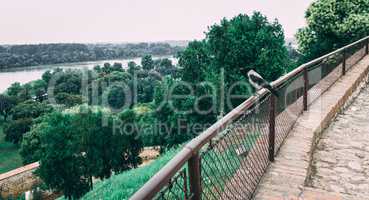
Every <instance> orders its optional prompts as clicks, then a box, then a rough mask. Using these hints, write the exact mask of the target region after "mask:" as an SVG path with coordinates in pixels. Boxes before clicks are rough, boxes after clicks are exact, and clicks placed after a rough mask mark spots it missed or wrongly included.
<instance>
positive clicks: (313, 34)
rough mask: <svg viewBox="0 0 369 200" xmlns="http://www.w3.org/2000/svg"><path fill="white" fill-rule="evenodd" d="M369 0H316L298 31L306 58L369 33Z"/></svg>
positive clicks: (316, 55) (301, 47)
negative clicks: (303, 24) (305, 23)
mask: <svg viewBox="0 0 369 200" xmlns="http://www.w3.org/2000/svg"><path fill="white" fill-rule="evenodd" d="M368 5H369V0H317V1H314V3H312V4H311V6H310V7H309V8H308V10H307V11H306V16H305V18H306V21H307V25H308V26H307V27H305V28H302V29H300V30H299V32H298V33H297V39H298V43H299V50H300V52H301V53H303V55H304V57H303V58H304V61H306V60H309V59H312V58H316V57H319V56H321V55H324V54H326V53H328V52H330V51H332V50H334V49H337V48H340V47H342V46H344V45H347V44H349V43H352V42H354V41H356V40H358V39H361V38H363V37H365V36H367V35H369V6H368Z"/></svg>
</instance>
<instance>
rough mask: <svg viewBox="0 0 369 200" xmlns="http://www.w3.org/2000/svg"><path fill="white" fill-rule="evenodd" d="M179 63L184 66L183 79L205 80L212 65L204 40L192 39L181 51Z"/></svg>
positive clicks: (196, 81) (197, 81)
mask: <svg viewBox="0 0 369 200" xmlns="http://www.w3.org/2000/svg"><path fill="white" fill-rule="evenodd" d="M178 64H179V65H180V66H181V67H182V70H181V77H182V80H183V81H187V82H194V83H199V82H202V81H204V80H205V78H206V72H207V71H208V70H210V69H209V65H210V55H209V52H208V50H207V47H206V42H205V40H204V41H196V40H195V41H192V42H190V43H189V44H188V46H187V48H186V49H185V50H184V51H183V52H181V53H180V56H179V61H178Z"/></svg>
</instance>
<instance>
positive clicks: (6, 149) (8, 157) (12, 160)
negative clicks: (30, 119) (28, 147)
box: [0, 122, 23, 174]
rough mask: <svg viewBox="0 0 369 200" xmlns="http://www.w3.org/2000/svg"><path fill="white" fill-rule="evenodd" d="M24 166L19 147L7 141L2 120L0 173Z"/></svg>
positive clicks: (0, 130)
mask: <svg viewBox="0 0 369 200" xmlns="http://www.w3.org/2000/svg"><path fill="white" fill-rule="evenodd" d="M21 166H23V163H22V158H21V156H20V154H19V147H18V146H17V145H14V144H13V143H10V142H6V141H5V135H4V132H3V122H0V174H1V173H5V172H8V171H10V170H12V169H15V168H18V167H21Z"/></svg>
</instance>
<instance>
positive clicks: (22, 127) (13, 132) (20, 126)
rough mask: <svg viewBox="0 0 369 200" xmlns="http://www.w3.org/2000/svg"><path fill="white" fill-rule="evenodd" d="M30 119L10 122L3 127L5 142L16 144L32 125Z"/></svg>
mask: <svg viewBox="0 0 369 200" xmlns="http://www.w3.org/2000/svg"><path fill="white" fill-rule="evenodd" d="M32 121H33V120H32V118H21V119H17V120H12V121H9V122H7V123H6V124H5V125H4V133H5V140H6V141H9V142H12V143H14V144H18V143H19V142H20V141H21V140H22V137H23V134H25V133H27V132H28V131H29V130H30V128H31V125H32Z"/></svg>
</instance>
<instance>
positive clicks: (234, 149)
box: [201, 96, 270, 199]
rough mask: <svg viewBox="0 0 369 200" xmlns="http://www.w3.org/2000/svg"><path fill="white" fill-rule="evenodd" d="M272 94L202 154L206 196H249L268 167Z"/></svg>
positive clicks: (222, 134)
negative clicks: (269, 117) (270, 101)
mask: <svg viewBox="0 0 369 200" xmlns="http://www.w3.org/2000/svg"><path fill="white" fill-rule="evenodd" d="M269 100H270V97H269V96H267V97H265V98H264V99H262V100H261V102H260V104H258V106H255V107H252V108H250V109H249V110H247V111H246V112H245V113H244V114H243V115H242V116H241V117H240V118H239V119H237V120H236V121H235V122H234V123H232V124H231V125H229V126H228V127H227V128H226V130H224V131H223V132H222V133H221V134H220V137H219V138H216V139H215V140H213V141H212V142H211V144H210V145H209V146H208V147H206V148H205V149H204V151H203V152H202V153H201V176H202V177H201V180H202V188H203V194H202V198H203V199H249V198H251V197H252V195H253V192H254V191H255V189H256V186H257V184H258V183H259V181H260V179H261V175H262V174H263V173H264V171H265V169H266V167H267V166H268V163H269V160H268V126H269V122H268V120H269V119H268V115H269V112H268V109H269Z"/></svg>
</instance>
